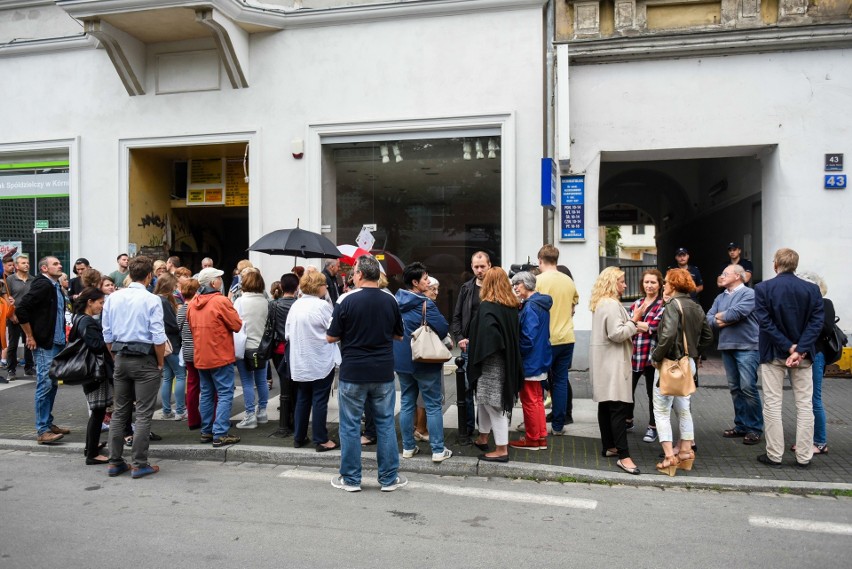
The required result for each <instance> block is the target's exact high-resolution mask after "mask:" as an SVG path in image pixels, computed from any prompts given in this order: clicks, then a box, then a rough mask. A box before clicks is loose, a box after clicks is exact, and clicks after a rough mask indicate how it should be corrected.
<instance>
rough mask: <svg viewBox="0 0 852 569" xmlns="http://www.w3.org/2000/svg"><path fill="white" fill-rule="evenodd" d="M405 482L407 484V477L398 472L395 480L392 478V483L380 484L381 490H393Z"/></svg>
mask: <svg viewBox="0 0 852 569" xmlns="http://www.w3.org/2000/svg"><path fill="white" fill-rule="evenodd" d="M406 484H408V478H406V477H405V476H403V475H402V474H400V475H399V476H397V477H396V480H394V481H393V483H391V484H388V485H387V486H382V492H393V491H394V490H396V489H397V488H402V487H403V486H405V485H406ZM359 490H360V488H359Z"/></svg>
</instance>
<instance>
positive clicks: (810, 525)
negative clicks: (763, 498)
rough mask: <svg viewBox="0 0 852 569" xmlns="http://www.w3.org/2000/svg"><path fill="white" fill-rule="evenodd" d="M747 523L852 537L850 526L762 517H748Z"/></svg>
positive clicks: (851, 526) (851, 527)
mask: <svg viewBox="0 0 852 569" xmlns="http://www.w3.org/2000/svg"><path fill="white" fill-rule="evenodd" d="M748 523H749V524H751V525H753V526H758V527H768V528H774V529H787V530H793V531H808V532H812V533H833V534H837V535H852V524H836V523H833V522H814V521H811V520H796V519H793V518H769V517H764V516H749V518H748Z"/></svg>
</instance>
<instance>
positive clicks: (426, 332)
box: [411, 302, 453, 364]
mask: <svg viewBox="0 0 852 569" xmlns="http://www.w3.org/2000/svg"><path fill="white" fill-rule="evenodd" d="M451 357H453V354H451V353H450V350H448V349H447V347H446V346H445V345H444V342H442V341H441V338H439V337H438V334H436V333H435V331H434V330H432V328H430V327H429V325H428V324H427V323H426V302H424V303H423V318H422V320H421V322H420V327H419V328H417V330H415V331H414V332H412V333H411V360H412V361H415V362H419V363H424V364H442V363H444V362H445V361H447V360H449V359H450V358H451Z"/></svg>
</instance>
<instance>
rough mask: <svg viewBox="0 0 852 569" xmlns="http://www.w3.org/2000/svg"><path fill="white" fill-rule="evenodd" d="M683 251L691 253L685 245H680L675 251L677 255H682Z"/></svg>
mask: <svg viewBox="0 0 852 569" xmlns="http://www.w3.org/2000/svg"><path fill="white" fill-rule="evenodd" d="M681 253H686V254H687V255H689V251H687V250H686V248H685V247H680V248H678V249H677V250H676V251H675V256H677V255H680V254H681Z"/></svg>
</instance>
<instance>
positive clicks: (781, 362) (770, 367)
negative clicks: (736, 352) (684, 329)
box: [754, 248, 823, 468]
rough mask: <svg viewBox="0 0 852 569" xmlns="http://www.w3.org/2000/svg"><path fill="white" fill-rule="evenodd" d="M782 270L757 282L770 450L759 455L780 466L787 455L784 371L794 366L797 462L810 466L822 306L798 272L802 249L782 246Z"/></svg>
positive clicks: (778, 254)
mask: <svg viewBox="0 0 852 569" xmlns="http://www.w3.org/2000/svg"><path fill="white" fill-rule="evenodd" d="M773 263H774V265H775V272H776V273H777V275H776V276H775V278H773V279H769V280H767V281H764V282H762V283H760V284H759V285H757V286H756V287H755V290H754V292H755V313H756V314H757V321H758V323H759V324H760V334H759V347H760V375H761V378H762V379H763V395H764V406H763V422H764V434H765V436H766V454H762V455H760V456H759V457H757V460H758V461H759V462H761V463H763V464H766V465H767V466H771V467H779V466H781V457H782V456H783V455H784V428H783V425H782V423H781V402H782V393H783V391H782V389H783V385H784V376H785V375H786V372H787V370H789V371H790V381H791V383H792V384H793V395H794V397H795V399H796V462H795V465H796V466H798V467H800V468H807V467H808V466H810V463H811V458H812V457H813V438H814V414H813V405H812V403H811V398H812V397H813V378H812V375H811V364H812V362H813V357H812V356H813V352H814V344H815V343H816V340H817V338H818V337H819V334H820V331H821V330H822V321H823V308H822V306H823V305H822V296H821V295H820V292H819V287H817V286H816V285H815V284H813V283H809V282H807V281H804V280H802V279H800V278H799V277H797V276H796V274H795V271H796V268H797V267H798V266H799V254H798V253H796V252H795V251H793V250H792V249H786V248H783V249H778V251H776V252H775V258H774V260H773Z"/></svg>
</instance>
